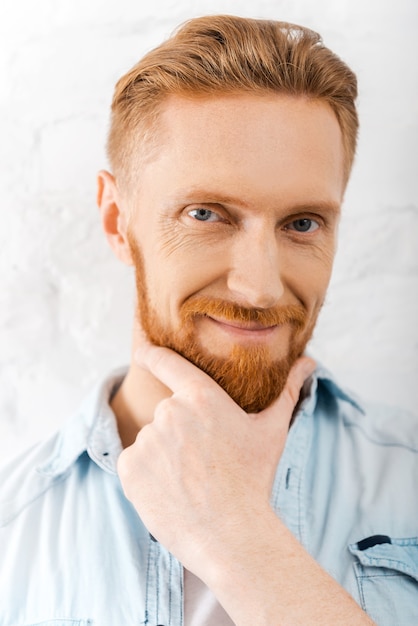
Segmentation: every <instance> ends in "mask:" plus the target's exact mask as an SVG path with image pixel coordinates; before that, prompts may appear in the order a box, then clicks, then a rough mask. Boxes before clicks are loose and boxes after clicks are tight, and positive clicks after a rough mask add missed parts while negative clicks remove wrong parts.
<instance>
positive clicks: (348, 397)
mask: <svg viewBox="0 0 418 626" xmlns="http://www.w3.org/2000/svg"><path fill="white" fill-rule="evenodd" d="M314 377H315V379H316V385H315V389H313V390H312V396H316V394H315V393H314V391H317V390H318V393H320V389H321V386H322V387H324V388H325V389H326V390H327V391H329V392H330V393H331V395H333V396H335V397H337V398H338V399H339V400H343V401H344V402H348V403H349V404H351V405H352V406H353V407H354V408H355V409H357V410H358V411H359V412H360V413H361V414H362V415H365V414H366V411H365V409H364V407H363V405H362V402H361V401H360V399H359V398H358V396H357V395H356V394H355V393H354V392H352V391H351V390H348V389H346V388H344V387H342V386H341V385H340V384H339V382H338V381H337V380H336V378H335V377H334V376H333V375H332V374H331V372H330V371H329V370H327V369H326V367H324V366H323V365H322V364H321V363H318V364H317V367H316V370H315V372H314ZM315 404H316V403H315Z"/></svg>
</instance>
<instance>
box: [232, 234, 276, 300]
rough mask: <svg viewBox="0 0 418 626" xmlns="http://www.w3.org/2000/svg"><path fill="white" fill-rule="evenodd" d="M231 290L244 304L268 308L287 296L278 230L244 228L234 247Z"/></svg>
mask: <svg viewBox="0 0 418 626" xmlns="http://www.w3.org/2000/svg"><path fill="white" fill-rule="evenodd" d="M230 255H231V257H230V261H231V262H230V269H229V273H228V278H227V286H228V290H229V292H230V293H231V294H233V298H234V300H235V301H236V302H238V303H239V304H241V305H242V306H247V307H251V308H260V309H267V308H270V307H272V306H275V305H277V303H278V301H279V300H280V298H281V297H282V296H283V293H284V287H283V281H282V275H281V264H280V250H279V245H278V241H277V236H276V232H275V231H274V230H273V232H271V231H270V232H266V229H258V230H256V229H251V230H248V231H245V232H243V231H241V233H240V235H238V236H237V237H236V239H235V241H234V242H233V244H232V248H231V249H230Z"/></svg>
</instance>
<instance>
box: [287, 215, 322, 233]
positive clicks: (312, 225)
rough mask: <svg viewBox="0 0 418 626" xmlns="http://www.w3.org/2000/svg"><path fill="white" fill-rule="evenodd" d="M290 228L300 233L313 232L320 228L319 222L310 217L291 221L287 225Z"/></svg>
mask: <svg viewBox="0 0 418 626" xmlns="http://www.w3.org/2000/svg"><path fill="white" fill-rule="evenodd" d="M286 228H287V229H288V230H294V231H296V232H298V233H313V232H314V231H315V230H317V228H319V224H318V222H316V221H315V220H312V219H310V218H309V217H302V218H300V219H298V220H294V221H293V222H290V224H288V225H287V227H286Z"/></svg>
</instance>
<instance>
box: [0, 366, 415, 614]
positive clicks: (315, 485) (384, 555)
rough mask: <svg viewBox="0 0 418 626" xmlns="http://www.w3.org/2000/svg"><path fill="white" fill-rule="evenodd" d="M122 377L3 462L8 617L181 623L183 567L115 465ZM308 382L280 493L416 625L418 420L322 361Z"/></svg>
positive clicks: (324, 545)
mask: <svg viewBox="0 0 418 626" xmlns="http://www.w3.org/2000/svg"><path fill="white" fill-rule="evenodd" d="M122 377H123V373H122V372H119V373H115V375H112V376H111V377H110V378H109V379H108V380H106V381H105V382H104V383H103V384H102V385H100V386H98V388H97V389H95V390H94V392H93V393H92V394H91V396H90V397H89V398H88V399H87V401H86V402H85V403H84V405H83V406H82V408H81V409H80V411H79V412H78V413H77V414H76V415H75V416H74V417H73V418H72V419H71V420H70V421H69V422H68V423H67V424H66V425H65V426H64V428H63V429H62V430H61V431H60V432H59V433H58V434H56V435H55V436H53V437H52V438H50V439H49V440H48V441H46V442H44V443H41V444H38V445H36V446H35V447H33V448H32V449H30V450H29V451H27V452H25V453H24V454H22V455H21V456H20V457H19V458H18V459H15V460H13V461H12V462H9V463H8V465H7V466H6V467H4V468H3V469H2V470H1V471H0V626H34V625H36V626H46V625H48V626H87V625H89V626H134V625H135V626H136V625H140V624H148V625H150V626H157V625H162V626H182V625H183V570H182V566H181V564H180V563H179V562H178V561H177V560H176V559H175V558H174V557H173V556H172V555H171V554H170V553H169V552H168V551H167V550H166V549H165V548H164V547H163V546H161V545H160V544H159V543H158V542H155V541H153V539H152V537H151V536H150V534H149V533H148V531H147V530H146V528H145V527H144V525H143V524H142V522H141V520H140V518H139V517H138V515H137V513H136V511H135V510H134V508H133V506H132V505H131V504H130V502H129V501H128V500H127V499H126V498H125V496H124V494H123V490H122V487H121V484H120V481H119V478H118V475H117V473H116V461H117V458H118V455H119V454H120V452H121V443H120V439H119V436H118V432H117V426H116V421H115V416H114V414H113V412H112V410H111V409H110V407H109V397H110V395H111V393H112V390H114V389H115V386H116V385H118V384H120V381H121V379H122ZM308 387H309V389H307V394H306V397H305V399H304V400H303V402H302V403H301V405H300V407H299V408H298V411H297V415H296V418H295V420H294V423H293V425H292V427H291V429H290V432H289V436H288V440H287V443H286V447H285V450H284V452H283V455H282V458H281V460H280V463H279V466H278V468H277V474H276V479H275V482H274V487H273V491H272V506H273V507H274V509H275V511H276V512H277V514H278V515H280V518H281V519H282V520H283V522H284V523H285V524H286V525H287V526H288V528H289V529H290V530H291V531H292V532H293V533H294V535H295V536H296V537H297V539H298V540H299V541H300V542H301V543H302V544H303V546H305V548H306V550H307V551H308V552H309V553H310V554H312V555H313V557H314V558H315V559H316V560H317V561H318V562H319V563H320V564H321V566H322V567H323V568H325V569H326V570H327V571H328V572H329V573H330V574H331V575H332V576H333V577H334V578H335V579H336V580H337V581H338V582H339V583H340V584H341V585H343V586H344V587H345V588H346V589H347V590H348V592H349V593H350V594H351V595H352V596H353V597H354V599H355V600H356V601H357V602H358V603H359V604H360V605H361V606H362V607H363V608H364V609H365V610H366V611H367V613H368V614H369V615H370V616H371V618H372V619H374V620H375V622H376V623H377V624H378V625H379V626H397V625H399V626H414V625H417V624H418V538H417V535H418V421H417V420H416V419H415V418H413V417H412V416H410V415H409V414H407V413H405V412H403V411H400V410H395V409H392V410H389V409H385V408H376V407H365V406H362V405H360V403H359V402H358V400H356V399H355V398H354V397H353V396H352V395H351V394H348V393H347V392H345V391H344V390H343V389H342V388H341V387H340V386H339V385H337V383H336V382H335V381H334V380H333V379H332V377H331V376H330V374H329V373H328V372H327V371H326V370H325V369H323V368H321V367H319V368H318V369H317V371H316V372H315V374H314V376H313V377H312V379H311V381H310V384H309V386H308ZM219 523H222V520H219ZM301 593H303V589H301ZM256 622H257V618H256V616H254V624H256Z"/></svg>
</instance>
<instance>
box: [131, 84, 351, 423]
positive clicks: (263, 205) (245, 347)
mask: <svg viewBox="0 0 418 626" xmlns="http://www.w3.org/2000/svg"><path fill="white" fill-rule="evenodd" d="M158 132H159V137H160V140H161V145H160V148H159V149H158V151H157V152H156V154H155V155H153V158H152V160H150V161H148V162H147V163H146V165H145V166H144V167H143V168H142V169H141V171H140V172H139V175H138V188H136V189H133V190H129V197H130V200H129V203H130V206H129V207H126V210H127V211H129V212H130V214H131V220H130V227H129V242H130V247H131V252H132V257H133V260H134V264H135V268H136V276H137V291H138V315H139V318H140V321H141V324H142V327H143V328H144V330H145V332H146V333H147V335H148V336H149V338H150V339H151V341H153V342H154V343H157V344H159V345H167V346H169V347H171V348H173V349H175V350H177V351H178V352H179V353H181V354H183V355H184V356H185V357H186V358H188V359H189V360H191V361H192V362H194V363H195V364H196V365H198V366H199V367H201V368H202V369H203V370H205V371H206V372H207V373H209V374H210V375H211V376H212V377H213V378H215V380H217V381H218V382H219V384H221V385H222V386H223V387H224V388H225V390H226V391H227V392H228V393H229V395H231V397H232V398H233V399H234V400H236V401H237V402H238V403H239V404H240V405H241V406H242V407H243V408H244V409H245V410H247V411H251V412H257V411H260V410H262V409H263V408H265V407H266V406H268V405H269V404H270V403H271V401H272V400H273V399H274V398H275V397H277V396H278V395H279V394H280V392H281V390H282V388H283V385H284V382H285V380H286V378H287V375H288V372H289V369H290V367H291V365H292V363H293V362H294V361H295V360H296V358H297V357H298V356H300V355H301V354H302V353H303V351H304V349H305V346H306V343H307V342H308V340H309V338H310V336H311V334H312V331H313V328H314V326H315V322H316V319H317V316H318V313H319V311H320V308H321V306H322V304H323V301H324V297H325V293H326V289H327V286H328V282H329V279H330V275H331V269H332V262H333V258H334V252H335V241H336V231H337V225H338V219H339V213H340V205H341V201H342V196H343V190H344V189H343V188H344V182H343V180H344V179H343V146H342V139H341V132H340V129H339V125H338V122H337V120H336V118H335V115H334V113H333V112H332V110H331V109H330V108H329V107H328V106H327V105H326V104H324V103H319V102H314V101H309V100H307V99H302V98H291V97H285V96H278V95H265V96H253V95H235V96H228V97H216V98H215V97H214V98H205V99H203V98H202V99H186V98H172V99H171V100H169V101H168V102H167V104H166V107H165V109H164V112H163V114H162V118H161V122H160V127H159V131H158ZM126 197H128V194H126Z"/></svg>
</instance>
